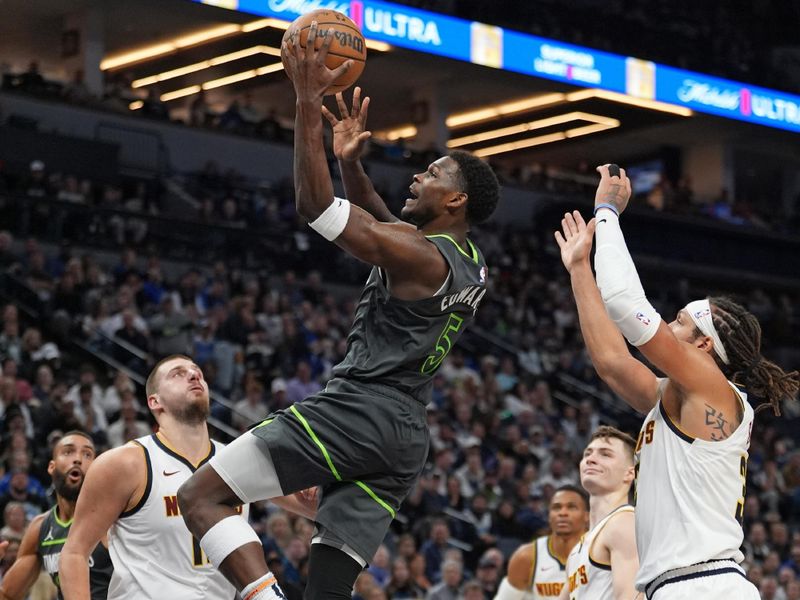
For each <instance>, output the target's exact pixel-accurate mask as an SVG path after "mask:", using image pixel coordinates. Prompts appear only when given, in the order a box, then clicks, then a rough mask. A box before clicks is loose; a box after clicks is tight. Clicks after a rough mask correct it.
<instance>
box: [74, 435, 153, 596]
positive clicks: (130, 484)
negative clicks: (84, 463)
mask: <svg viewBox="0 0 800 600" xmlns="http://www.w3.org/2000/svg"><path fill="white" fill-rule="evenodd" d="M143 452H144V450H143V449H142V447H141V446H138V445H136V444H128V445H126V446H123V447H121V448H115V449H113V450H109V451H108V452H105V453H104V454H101V455H100V456H99V457H98V458H97V460H95V461H94V463H93V464H92V466H91V467H90V468H89V470H88V472H87V473H86V479H85V480H84V482H83V486H82V488H81V494H80V496H79V497H78V502H77V505H76V507H75V517H74V522H73V524H72V527H71V528H70V531H69V536H68V537H67V543H66V544H65V545H64V550H63V551H62V552H61V560H60V562H59V577H60V580H61V590H62V592H63V594H64V598H65V600H88V598H89V557H90V555H91V553H92V551H93V550H94V548H95V546H96V545H97V544H98V542H100V540H101V539H102V538H103V537H104V536H105V535H106V532H108V529H109V528H110V527H111V525H113V523H114V522H115V521H116V520H117V518H119V516H120V515H121V514H122V513H123V512H125V511H126V510H129V509H131V508H133V507H134V506H135V505H136V503H137V502H138V500H139V499H140V498H141V497H142V491H143V490H144V488H145V487H146V480H147V466H146V462H145V457H144V454H143Z"/></svg>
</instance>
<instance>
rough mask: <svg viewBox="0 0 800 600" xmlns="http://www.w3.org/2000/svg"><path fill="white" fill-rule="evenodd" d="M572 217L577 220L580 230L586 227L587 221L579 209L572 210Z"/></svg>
mask: <svg viewBox="0 0 800 600" xmlns="http://www.w3.org/2000/svg"><path fill="white" fill-rule="evenodd" d="M572 217H573V218H574V219H575V222H576V223H577V224H578V231H580V230H581V229H583V228H584V227H586V221H584V220H583V215H581V212H580V211H579V210H573V211H572Z"/></svg>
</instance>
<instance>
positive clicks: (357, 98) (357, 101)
mask: <svg viewBox="0 0 800 600" xmlns="http://www.w3.org/2000/svg"><path fill="white" fill-rule="evenodd" d="M360 110H361V88H360V87H358V86H356V89H354V90H353V113H352V114H353V116H357V115H358V111H360Z"/></svg>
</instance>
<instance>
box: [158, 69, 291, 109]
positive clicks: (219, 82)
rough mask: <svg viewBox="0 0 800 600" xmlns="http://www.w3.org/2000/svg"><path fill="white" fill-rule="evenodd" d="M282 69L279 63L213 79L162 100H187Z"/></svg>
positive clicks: (164, 97)
mask: <svg viewBox="0 0 800 600" xmlns="http://www.w3.org/2000/svg"><path fill="white" fill-rule="evenodd" d="M282 69H283V65H282V64H281V63H280V62H277V63H273V64H271V65H265V66H263V67H259V68H258V69H250V70H248V71H242V72H240V73H234V74H232V75H226V76H225V77H220V78H218V79H211V80H209V81H206V82H204V83H201V84H199V85H190V86H188V87H185V88H181V89H178V90H173V91H171V92H166V93H164V94H161V96H160V99H161V101H162V102H169V101H170V100H177V99H178V98H185V97H186V96H191V95H192V94H197V93H199V92H200V91H201V90H213V89H214V88H219V87H223V86H226V85H231V84H234V83H239V82H240V81H247V80H248V79H253V78H254V77H259V76H261V75H267V74H269V73H275V72H276V71H280V70H282Z"/></svg>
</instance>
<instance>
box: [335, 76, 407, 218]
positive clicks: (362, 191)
mask: <svg viewBox="0 0 800 600" xmlns="http://www.w3.org/2000/svg"><path fill="white" fill-rule="evenodd" d="M369 102H370V99H369V96H365V97H364V98H363V99H362V98H361V88H360V87H356V88H355V90H353V102H352V106H351V108H349V109H348V108H347V104H346V103H345V101H344V96H343V95H342V92H339V93H338V94H336V104H337V107H338V109H339V117H336V115H334V114H333V113H332V112H331V111H329V110H328V109H327V108H326V107H325V106H324V105H323V107H322V114H323V115H325V118H326V119H328V122H329V123H330V124H331V127H332V128H333V154H334V156H335V157H336V159H337V160H338V161H339V171H340V172H341V174H342V183H343V184H344V193H345V196H346V197H347V199H348V200H349V201H350V202H352V203H353V204H355V205H356V206H360V207H361V208H363V209H364V210H366V211H367V212H368V213H369V214H371V215H372V216H373V217H375V218H376V219H377V220H378V221H382V222H384V223H395V222H397V221H399V220H400V219H398V218H397V217H395V216H394V215H393V214H392V213H391V212H389V209H388V208H387V206H386V203H385V202H384V201H383V198H381V197H380V195H379V194H378V193H377V192H376V191H375V187H374V186H373V185H372V181H371V180H370V178H369V177H368V176H367V173H366V172H365V171H364V167H363V165H362V164H361V156H362V155H363V154H364V148H365V147H366V144H367V140H369V138H370V137H371V136H372V133H371V132H370V131H368V130H367V113H368V112H369Z"/></svg>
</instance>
